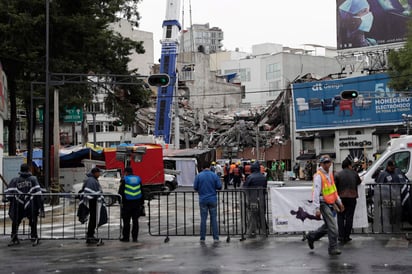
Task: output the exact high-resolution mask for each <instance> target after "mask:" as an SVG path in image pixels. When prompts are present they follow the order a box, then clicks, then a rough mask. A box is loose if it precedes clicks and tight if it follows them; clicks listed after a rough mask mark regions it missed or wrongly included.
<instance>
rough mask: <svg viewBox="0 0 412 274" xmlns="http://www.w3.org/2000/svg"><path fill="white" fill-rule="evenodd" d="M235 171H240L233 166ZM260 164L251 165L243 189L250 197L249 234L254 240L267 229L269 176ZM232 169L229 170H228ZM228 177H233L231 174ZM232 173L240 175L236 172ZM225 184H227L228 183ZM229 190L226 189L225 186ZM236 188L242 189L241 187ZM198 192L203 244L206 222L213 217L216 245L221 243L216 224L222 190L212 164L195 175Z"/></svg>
mask: <svg viewBox="0 0 412 274" xmlns="http://www.w3.org/2000/svg"><path fill="white" fill-rule="evenodd" d="M234 166H235V167H234V171H235V170H236V168H239V165H236V164H234ZM260 166H261V165H260V163H259V162H258V161H256V162H254V163H253V164H252V165H251V166H250V173H248V174H247V176H245V177H246V179H245V182H244V183H243V188H244V189H245V190H246V194H247V208H248V213H249V214H248V231H247V233H248V235H249V236H250V237H255V236H256V232H257V231H261V230H265V231H266V229H267V224H266V219H265V213H266V210H265V201H266V198H265V195H266V188H267V180H266V177H265V176H264V175H263V174H262V173H261V167H260ZM229 170H230V169H229ZM227 174H230V172H228V173H227ZM233 174H237V173H235V172H233ZM225 184H226V182H225ZM225 187H226V186H225ZM236 187H240V184H239V185H238V186H235V188H236ZM193 188H194V190H195V191H197V192H198V194H199V208H200V217H201V220H200V241H201V243H204V242H205V239H206V223H207V218H208V215H210V223H211V227H212V235H213V240H214V242H215V243H216V242H219V231H218V224H217V199H218V197H217V191H218V190H221V189H222V182H221V180H220V177H219V176H218V175H217V174H216V173H215V172H213V171H212V170H211V168H210V166H209V165H207V164H206V165H205V166H204V167H203V170H202V171H201V172H200V173H199V174H198V175H196V177H195V182H194V185H193Z"/></svg>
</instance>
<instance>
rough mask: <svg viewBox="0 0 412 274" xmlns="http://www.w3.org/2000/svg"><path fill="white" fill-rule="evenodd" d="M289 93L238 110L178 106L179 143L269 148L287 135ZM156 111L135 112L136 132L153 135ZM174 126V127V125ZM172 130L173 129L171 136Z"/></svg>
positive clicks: (194, 145)
mask: <svg viewBox="0 0 412 274" xmlns="http://www.w3.org/2000/svg"><path fill="white" fill-rule="evenodd" d="M287 94H288V91H285V92H282V93H281V94H280V95H279V97H278V98H277V99H276V100H274V102H272V104H271V105H269V106H268V107H264V108H250V109H246V110H245V109H243V110H238V111H229V110H225V111H223V110H221V111H218V112H213V111H208V112H205V113H204V112H202V110H201V109H192V108H190V107H188V105H187V104H180V107H179V118H180V119H179V123H180V142H181V144H186V147H190V148H193V147H198V148H201V149H202V148H207V147H225V146H229V147H235V146H240V147H254V146H255V145H256V142H259V144H265V145H266V146H271V145H272V144H273V143H274V142H275V136H283V137H285V136H288V130H289V127H288V124H289V118H288V115H289V106H288V105H287V102H288V100H287V98H288V96H287ZM155 113H156V109H155V108H142V109H139V110H138V113H137V117H138V118H137V127H138V133H140V134H141V133H143V134H145V133H153V130H154V126H155V116H156V115H155ZM173 127H174V124H173ZM173 132H174V129H173V130H172V134H173ZM257 138H258V140H257Z"/></svg>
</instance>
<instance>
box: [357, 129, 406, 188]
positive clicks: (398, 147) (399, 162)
mask: <svg viewBox="0 0 412 274" xmlns="http://www.w3.org/2000/svg"><path fill="white" fill-rule="evenodd" d="M411 154H412V135H402V136H400V137H399V138H394V139H391V140H390V141H389V142H388V147H387V148H386V150H385V152H383V153H382V155H381V156H380V157H379V159H377V160H376V161H375V162H374V163H373V165H372V166H371V167H369V169H368V170H367V171H366V173H364V174H363V175H362V174H360V175H361V178H362V181H363V183H365V184H373V183H375V178H377V176H378V175H379V173H380V172H381V171H382V170H384V169H385V168H386V164H387V162H388V161H389V160H393V161H394V162H395V164H396V167H397V168H399V169H400V170H401V171H402V172H403V173H404V174H406V176H407V177H408V179H412V161H411V158H412V157H411Z"/></svg>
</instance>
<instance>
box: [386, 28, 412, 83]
mask: <svg viewBox="0 0 412 274" xmlns="http://www.w3.org/2000/svg"><path fill="white" fill-rule="evenodd" d="M408 28H409V35H408V38H407V42H406V44H405V47H404V48H402V49H400V50H397V51H394V50H393V51H390V52H389V54H388V62H389V69H388V74H389V76H390V78H391V79H390V81H389V87H390V88H393V89H394V90H397V91H409V90H410V89H411V88H412V77H411V76H412V21H411V20H409V23H408Z"/></svg>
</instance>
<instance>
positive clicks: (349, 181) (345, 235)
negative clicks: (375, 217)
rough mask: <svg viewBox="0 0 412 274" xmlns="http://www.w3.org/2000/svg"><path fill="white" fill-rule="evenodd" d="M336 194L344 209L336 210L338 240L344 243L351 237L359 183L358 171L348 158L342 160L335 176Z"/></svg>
mask: <svg viewBox="0 0 412 274" xmlns="http://www.w3.org/2000/svg"><path fill="white" fill-rule="evenodd" d="M335 183H336V188H337V190H338V195H339V197H340V198H341V200H342V203H343V206H344V207H345V211H343V212H338V230H339V237H338V240H339V241H340V242H341V243H343V244H345V243H347V242H349V241H351V240H352V239H351V238H350V234H351V232H352V227H353V216H354V214H355V208H356V199H357V198H358V185H360V183H361V179H360V178H359V175H358V173H356V172H355V171H354V170H353V169H352V163H351V161H350V160H349V159H345V160H343V162H342V170H341V171H340V172H339V173H338V174H336V177H335Z"/></svg>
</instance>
